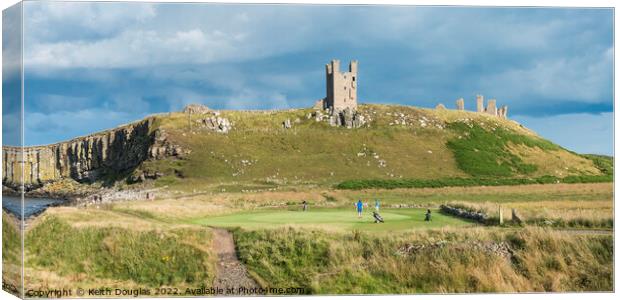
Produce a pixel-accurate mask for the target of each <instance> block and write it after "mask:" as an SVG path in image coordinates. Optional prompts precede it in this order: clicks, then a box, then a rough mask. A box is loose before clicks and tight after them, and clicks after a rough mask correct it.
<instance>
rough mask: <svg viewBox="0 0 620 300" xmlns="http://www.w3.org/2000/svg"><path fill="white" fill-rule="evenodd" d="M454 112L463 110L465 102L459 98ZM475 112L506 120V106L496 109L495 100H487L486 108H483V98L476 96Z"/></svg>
mask: <svg viewBox="0 0 620 300" xmlns="http://www.w3.org/2000/svg"><path fill="white" fill-rule="evenodd" d="M456 110H465V100H464V99H463V98H459V99H457V100H456ZM476 112H478V113H486V114H489V115H492V116H497V117H500V118H502V119H507V118H508V106H506V105H504V106H502V107H499V108H498V107H497V100H495V99H489V101H488V102H487V107H486V108H485V107H484V96H482V95H476Z"/></svg>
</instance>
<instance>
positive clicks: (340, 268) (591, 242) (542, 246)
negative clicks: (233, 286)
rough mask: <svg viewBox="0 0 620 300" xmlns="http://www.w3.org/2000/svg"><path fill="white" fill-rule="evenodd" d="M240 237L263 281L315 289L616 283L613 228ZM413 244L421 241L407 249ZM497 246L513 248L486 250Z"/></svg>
mask: <svg viewBox="0 0 620 300" xmlns="http://www.w3.org/2000/svg"><path fill="white" fill-rule="evenodd" d="M235 239H236V241H237V246H238V248H239V253H240V257H241V259H242V260H243V261H244V262H245V263H246V264H247V266H248V267H249V269H250V270H251V271H252V272H253V273H254V274H256V276H259V277H260V281H261V282H268V283H269V284H271V285H274V286H299V287H304V288H306V290H307V291H308V292H309V293H313V294H334V293H335V294H358V293H362V294H384V293H385V294H391V293H467V292H543V291H555V292H561V291H610V290H612V289H613V277H612V275H613V263H612V253H613V251H612V250H613V249H612V247H613V238H612V236H607V235H606V236H577V235H570V234H565V233H560V232H555V231H552V230H544V229H537V228H527V229H525V230H519V231H516V232H512V231H505V230H504V231H502V230H485V229H468V230H457V229H455V230H432V231H424V232H410V233H406V234H402V235H394V236H373V235H367V234H364V233H360V232H352V233H348V234H336V233H333V232H330V233H327V232H323V231H320V230H298V229H293V228H283V229H275V230H258V231H243V230H238V231H237V232H236V233H235ZM412 245H413V246H417V247H420V246H423V247H422V248H419V249H418V250H416V251H414V252H407V251H403V250H402V249H408V248H407V247H409V248H415V247H413V246H412ZM438 245H439V246H438ZM476 245H478V246H476ZM498 245H504V246H505V247H508V248H509V249H511V251H512V252H511V253H512V254H511V255H508V256H502V255H498V254H496V253H494V252H493V251H491V250H488V249H487V247H488V248H490V249H492V247H496V246H497V247H499V246H498Z"/></svg>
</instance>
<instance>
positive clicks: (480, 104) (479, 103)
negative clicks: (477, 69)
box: [476, 95, 484, 113]
mask: <svg viewBox="0 0 620 300" xmlns="http://www.w3.org/2000/svg"><path fill="white" fill-rule="evenodd" d="M476 112H479V113H481V112H484V96H482V95H476Z"/></svg>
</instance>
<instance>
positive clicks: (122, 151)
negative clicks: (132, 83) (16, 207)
mask: <svg viewBox="0 0 620 300" xmlns="http://www.w3.org/2000/svg"><path fill="white" fill-rule="evenodd" d="M152 121H153V119H152V118H149V119H147V120H144V121H140V122H137V123H132V124H129V125H125V126H122V127H119V128H116V129H114V130H109V131H104V132H101V133H96V134H92V135H89V136H84V137H79V138H75V139H72V140H70V141H67V142H61V143H57V144H51V145H46V146H33V147H23V148H21V147H11V146H3V147H2V156H3V160H2V169H3V177H2V185H3V186H5V187H9V188H12V189H19V188H20V186H22V183H23V186H24V189H25V190H26V191H29V190H32V189H36V188H38V187H41V186H42V185H44V184H45V183H49V182H54V181H58V180H61V179H66V178H71V179H73V180H76V181H78V182H95V181H97V180H101V179H104V178H106V176H118V175H119V174H124V173H127V172H130V171H132V170H133V169H134V168H136V167H137V166H138V165H139V164H140V163H142V162H143V161H145V160H147V159H160V158H163V157H167V156H179V155H181V154H182V152H183V150H182V149H181V148H180V147H178V146H175V145H173V144H171V143H170V142H168V140H167V139H166V138H165V137H163V136H161V135H158V131H156V130H153V129H152ZM22 170H23V172H22ZM22 173H23V174H22ZM22 175H23V179H22Z"/></svg>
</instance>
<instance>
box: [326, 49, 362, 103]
mask: <svg viewBox="0 0 620 300" xmlns="http://www.w3.org/2000/svg"><path fill="white" fill-rule="evenodd" d="M325 80H326V87H327V95H326V97H325V100H324V101H323V107H324V108H327V109H330V110H332V111H334V112H338V111H343V110H345V109H347V108H350V109H352V110H356V109H357V61H356V60H353V61H351V63H350V64H349V72H342V73H341V72H340V61H339V60H336V59H334V60H332V61H331V62H330V63H329V64H326V65H325Z"/></svg>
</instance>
